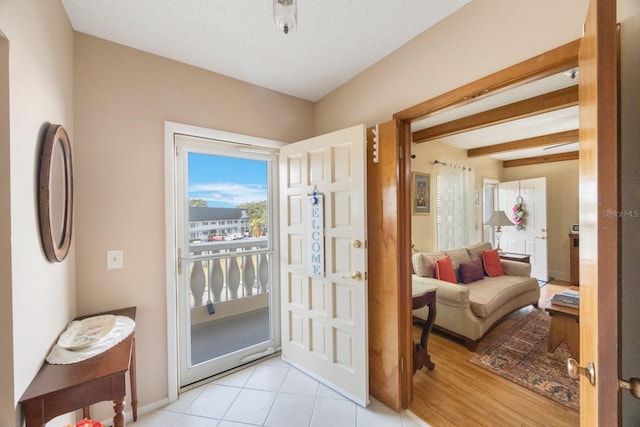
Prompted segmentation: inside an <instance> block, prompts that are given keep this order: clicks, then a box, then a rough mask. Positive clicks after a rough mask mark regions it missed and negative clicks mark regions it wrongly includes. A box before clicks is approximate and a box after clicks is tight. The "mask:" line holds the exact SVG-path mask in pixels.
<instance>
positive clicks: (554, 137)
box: [467, 129, 578, 157]
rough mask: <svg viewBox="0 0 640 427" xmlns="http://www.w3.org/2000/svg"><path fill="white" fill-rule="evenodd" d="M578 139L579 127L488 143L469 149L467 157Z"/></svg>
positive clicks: (564, 142)
mask: <svg viewBox="0 0 640 427" xmlns="http://www.w3.org/2000/svg"><path fill="white" fill-rule="evenodd" d="M577 141H578V129H573V130H567V131H564V132H558V133H552V134H549V135H541V136H534V137H532V138H525V139H519V140H517V141H509V142H503V143H501V144H494V145H487V146H485V147H478V148H471V149H469V150H467V157H480V156H488V155H491V154H496V153H504V152H507V151H516V150H525V149H527V148H536V147H546V146H551V145H556V144H566V143H571V142H577Z"/></svg>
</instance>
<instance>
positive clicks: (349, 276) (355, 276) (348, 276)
mask: <svg viewBox="0 0 640 427" xmlns="http://www.w3.org/2000/svg"><path fill="white" fill-rule="evenodd" d="M342 278H343V279H355V280H362V273H360V272H359V271H357V270H356V271H354V272H353V273H350V274H345V275H344V276H342Z"/></svg>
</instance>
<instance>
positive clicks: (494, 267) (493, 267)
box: [482, 249, 504, 277]
mask: <svg viewBox="0 0 640 427" xmlns="http://www.w3.org/2000/svg"><path fill="white" fill-rule="evenodd" d="M482 262H483V264H484V271H486V272H487V276H489V277H497V276H502V275H503V274H504V270H503V269H502V264H500V255H499V254H498V250H497V249H493V250H490V251H482Z"/></svg>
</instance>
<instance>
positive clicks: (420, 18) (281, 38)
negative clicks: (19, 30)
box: [62, 0, 471, 101]
mask: <svg viewBox="0 0 640 427" xmlns="http://www.w3.org/2000/svg"><path fill="white" fill-rule="evenodd" d="M470 1H471V0H342V1H338V0H298V14H297V28H296V29H295V30H294V31H291V32H289V34H287V35H285V34H284V33H283V32H280V31H278V30H277V29H276V26H275V23H274V19H273V1H272V0H62V4H63V5H64V8H65V10H66V12H67V15H68V16H69V19H70V21H71V24H72V25H73V28H74V29H75V30H76V31H80V32H83V33H87V34H90V35H93V36H96V37H99V38H102V39H106V40H110V41H113V42H115V43H119V44H122V45H125V46H129V47H133V48H136V49H140V50H143V51H146V52H150V53H154V54H156V55H160V56H164V57H167V58H171V59H174V60H176V61H180V62H184V63H186V64H191V65H194V66H197V67H200V68H204V69H207V70H210V71H214V72H216V73H220V74H224V75H226V76H229V77H233V78H236V79H239V80H243V81H246V82H249V83H253V84H256V85H259V86H263V87H266V88H269V89H273V90H276V91H278V92H282V93H286V94H289V95H293V96H296V97H299V98H303V99H307V100H310V101H317V100H318V99H320V98H322V97H323V96H325V95H326V94H328V93H330V92H331V91H332V90H334V89H336V88H337V87H339V86H340V85H342V84H343V83H345V82H346V81H348V80H349V79H351V78H352V77H354V76H356V75H357V74H359V73H360V72H362V71H363V70H365V69H366V68H368V67H369V66H371V65H373V64H374V63H376V62H378V61H379V60H381V59H382V58H384V57H385V56H387V55H389V54H390V53H391V52H393V51H394V50H396V49H398V48H399V47H400V46H402V45H403V44H405V43H406V42H408V41H409V40H411V39H412V38H414V37H415V36H417V35H418V34H420V33H422V32H424V31H425V30H426V29H428V28H429V27H431V26H433V25H434V24H436V23H437V22H438V21H440V20H442V19H444V18H445V17H447V16H448V15H449V14H451V13H453V12H455V11H456V10H458V9H459V8H461V7H462V6H464V5H465V4H467V3H468V2H470Z"/></svg>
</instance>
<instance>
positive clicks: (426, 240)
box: [411, 141, 502, 252]
mask: <svg viewBox="0 0 640 427" xmlns="http://www.w3.org/2000/svg"><path fill="white" fill-rule="evenodd" d="M411 153H412V154H414V155H415V156H416V157H415V159H413V160H411V170H412V171H413V172H422V173H427V174H430V175H431V189H430V194H431V214H430V215H414V216H412V220H411V229H412V234H413V239H414V242H415V248H416V250H418V251H420V252H430V251H436V250H438V239H437V236H438V235H437V224H436V215H435V208H436V205H435V201H434V197H435V194H436V174H435V170H436V167H434V165H433V161H434V160H439V161H441V162H445V163H449V164H454V165H459V166H466V167H470V168H471V170H472V171H473V177H474V181H475V182H474V189H475V190H478V191H480V190H482V180H483V178H493V179H496V180H499V179H500V176H501V174H502V162H501V161H498V160H495V159H493V158H490V157H479V158H473V159H470V158H467V152H466V150H460V149H458V148H455V147H452V146H450V145H446V144H443V143H441V142H437V141H433V142H425V143H421V144H413V145H412V150H411ZM479 202H480V206H478V207H476V208H475V218H476V220H475V235H474V238H473V239H472V242H476V241H480V240H482V239H483V238H482V199H480V200H479ZM445 249H450V248H445Z"/></svg>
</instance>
